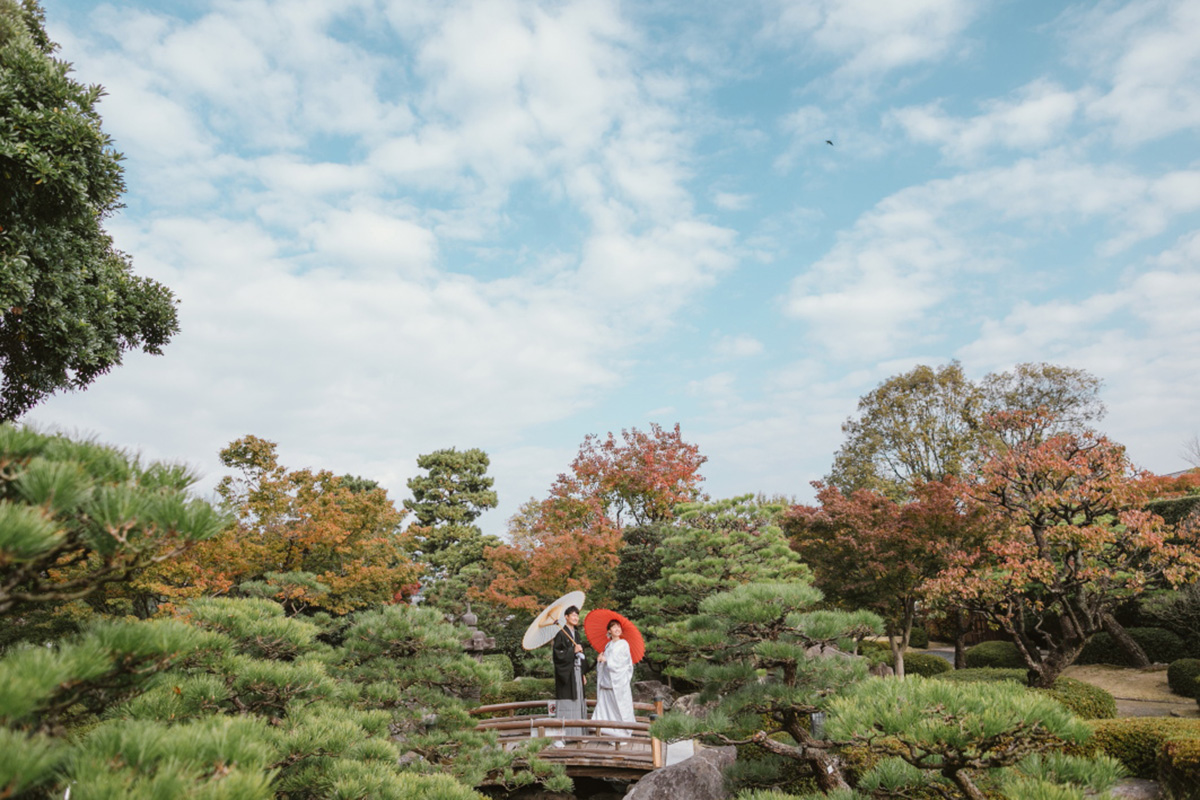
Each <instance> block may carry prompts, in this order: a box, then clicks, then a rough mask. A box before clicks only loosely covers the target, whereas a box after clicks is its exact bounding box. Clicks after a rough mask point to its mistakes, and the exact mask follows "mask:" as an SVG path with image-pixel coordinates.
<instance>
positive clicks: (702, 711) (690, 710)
mask: <svg viewBox="0 0 1200 800" xmlns="http://www.w3.org/2000/svg"><path fill="white" fill-rule="evenodd" d="M699 697H700V695H698V694H685V695H684V696H683V697H677V698H676V699H675V702H673V703H672V704H671V710H672V711H678V712H680V713H682V714H687V715H688V716H689V717H703V716H704V715H706V714H707V713H708V712H709V711H712V710H713V709H714V708H716V707H717V702H716V701H715V700H714V701H712V702H709V703H701V702H700V701H699V699H698V698H699Z"/></svg>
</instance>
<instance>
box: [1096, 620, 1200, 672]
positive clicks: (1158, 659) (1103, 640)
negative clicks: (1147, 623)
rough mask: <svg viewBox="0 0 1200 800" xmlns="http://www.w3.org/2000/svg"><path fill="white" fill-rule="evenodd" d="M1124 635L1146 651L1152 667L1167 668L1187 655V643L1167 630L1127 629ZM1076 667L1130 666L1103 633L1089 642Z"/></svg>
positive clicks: (1126, 659)
mask: <svg viewBox="0 0 1200 800" xmlns="http://www.w3.org/2000/svg"><path fill="white" fill-rule="evenodd" d="M1125 631H1126V632H1127V633H1128V634H1129V635H1130V636H1131V637H1132V638H1133V640H1134V641H1135V642H1137V643H1138V644H1139V645H1141V648H1142V649H1143V650H1145V651H1146V656H1147V657H1148V658H1149V659H1150V661H1151V663H1154V664H1170V663H1171V662H1172V661H1178V660H1179V659H1181V658H1185V657H1186V656H1187V655H1188V646H1187V643H1185V642H1184V641H1183V639H1181V638H1180V637H1179V636H1178V635H1176V634H1174V633H1172V632H1171V631H1169V630H1167V629H1166V628H1126V629H1125ZM1075 663H1076V664H1113V665H1115V666H1118V667H1128V666H1130V663H1129V659H1128V658H1127V657H1126V656H1125V651H1124V650H1122V649H1121V648H1120V647H1118V646H1117V643H1116V642H1115V641H1114V640H1113V638H1112V637H1111V636H1109V635H1108V634H1107V633H1104V632H1103V631H1101V632H1100V633H1097V634H1095V635H1094V636H1092V638H1091V639H1088V642H1087V644H1085V645H1084V646H1083V650H1082V651H1080V653H1079V658H1077V659H1075Z"/></svg>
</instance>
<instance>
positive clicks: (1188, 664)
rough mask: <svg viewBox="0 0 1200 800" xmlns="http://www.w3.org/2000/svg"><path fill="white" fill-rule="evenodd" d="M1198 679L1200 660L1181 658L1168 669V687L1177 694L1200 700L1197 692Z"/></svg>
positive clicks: (1199, 675)
mask: <svg viewBox="0 0 1200 800" xmlns="http://www.w3.org/2000/svg"><path fill="white" fill-rule="evenodd" d="M1197 677H1200V659H1197V658H1181V659H1178V660H1177V661H1172V662H1171V665H1170V666H1169V667H1167V685H1168V686H1170V687H1171V691H1172V692H1174V693H1175V694H1178V695H1183V696H1184V697H1195V698H1197V699H1200V694H1197V692H1196V689H1197V686H1196V678H1197Z"/></svg>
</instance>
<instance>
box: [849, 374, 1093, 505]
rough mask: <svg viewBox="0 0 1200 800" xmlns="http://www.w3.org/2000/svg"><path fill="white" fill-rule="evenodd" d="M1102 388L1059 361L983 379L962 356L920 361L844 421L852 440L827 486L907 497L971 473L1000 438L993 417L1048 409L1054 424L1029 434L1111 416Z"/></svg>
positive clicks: (1046, 418) (1045, 415) (1045, 420)
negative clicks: (940, 362) (966, 367)
mask: <svg viewBox="0 0 1200 800" xmlns="http://www.w3.org/2000/svg"><path fill="white" fill-rule="evenodd" d="M1099 389H1100V381H1099V379H1097V378H1096V377H1094V376H1093V375H1091V374H1090V373H1088V372H1086V371H1085V370H1080V369H1073V368H1070V367H1059V366H1055V365H1052V364H1019V365H1017V366H1016V367H1015V368H1013V370H1011V371H1009V372H1001V373H993V374H990V375H987V376H986V377H985V378H984V379H983V380H982V381H981V382H979V383H976V382H974V381H971V380H970V379H969V378H967V377H966V375H965V373H964V372H963V369H962V365H961V364H959V363H958V362H957V361H952V362H950V363H949V364H947V365H945V366H941V367H936V368H934V367H928V366H925V365H919V366H917V367H914V368H913V369H912V370H910V371H909V372H906V373H903V374H901V375H896V376H894V377H892V378H889V379H888V380H886V381H884V382H883V383H881V384H879V386H877V387H876V388H875V389H873V390H872V391H871V392H869V393H868V394H866V395H864V396H863V397H862V398H861V399H860V400H859V403H858V416H857V417H852V418H850V419H848V420H846V422H845V423H844V424H843V425H842V431H843V433H845V435H846V440H845V443H844V444H843V445H842V447H841V449H840V450H838V452H837V454H836V455H835V457H834V463H833V469H832V470H831V472H830V474H829V476H828V477H827V478H826V483H829V484H831V485H833V486H837V487H838V488H839V489H841V490H842V491H843V492H844V493H847V494H848V493H851V492H853V491H854V490H856V489H873V490H876V491H880V492H883V493H884V494H887V495H889V496H891V497H895V498H897V499H899V498H903V497H905V496H906V495H907V493H908V491H909V489H910V487H912V486H914V485H917V484H921V483H929V482H932V481H941V480H943V479H945V478H947V477H954V476H960V475H962V474H964V472H965V471H966V470H967V469H968V468H969V466H970V462H971V460H972V459H973V458H974V456H975V454H976V453H977V452H979V450H980V448H982V447H984V446H985V442H984V439H985V438H987V437H988V436H994V435H997V431H996V430H995V429H991V428H988V427H987V426H985V424H984V422H985V420H986V419H987V418H988V416H990V415H991V414H994V413H998V412H1004V411H1010V412H1021V411H1028V412H1034V411H1038V412H1040V414H1039V415H1038V416H1037V417H1036V418H1037V419H1038V420H1040V421H1041V423H1040V424H1042V425H1044V426H1046V427H1044V428H1041V427H1038V426H1035V425H1030V426H1027V427H1025V428H1023V429H1021V430H1020V433H1021V434H1022V435H1026V436H1032V437H1037V436H1044V435H1046V434H1048V433H1051V432H1053V431H1056V430H1074V429H1078V428H1079V427H1080V426H1081V425H1083V424H1085V423H1087V422H1090V421H1092V420H1095V419H1098V418H1099V417H1100V416H1102V415H1103V413H1104V406H1103V404H1101V403H1100V401H1099V399H1098V398H1097V392H1098V391H1099ZM1032 418H1033V417H1032V416H1031V419H1032ZM1005 432H1006V433H1007V434H1008V435H1013V434H1015V433H1017V432H1018V431H1016V430H1014V429H1011V428H1010V429H1006V431H1005Z"/></svg>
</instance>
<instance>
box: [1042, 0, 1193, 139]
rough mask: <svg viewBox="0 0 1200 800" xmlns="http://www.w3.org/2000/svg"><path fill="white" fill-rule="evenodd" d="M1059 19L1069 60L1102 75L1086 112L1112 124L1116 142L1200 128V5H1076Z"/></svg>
mask: <svg viewBox="0 0 1200 800" xmlns="http://www.w3.org/2000/svg"><path fill="white" fill-rule="evenodd" d="M1061 24H1062V26H1063V28H1064V29H1065V34H1066V36H1067V38H1068V45H1069V47H1071V49H1072V51H1073V52H1074V54H1075V57H1076V58H1077V59H1078V60H1079V61H1080V62H1082V63H1084V64H1086V65H1087V66H1088V68H1089V69H1090V70H1091V71H1093V73H1095V74H1097V75H1098V76H1102V77H1103V78H1106V79H1107V82H1108V86H1107V87H1106V88H1105V90H1104V91H1103V92H1102V93H1101V94H1100V95H1099V96H1098V97H1096V98H1095V99H1093V100H1092V101H1091V102H1089V103H1088V105H1087V109H1086V110H1087V114H1088V116H1089V117H1091V118H1092V119H1094V120H1096V121H1098V122H1102V123H1107V124H1111V125H1112V126H1113V134H1114V136H1115V138H1116V140H1117V141H1118V142H1119V143H1121V144H1126V145H1136V144H1139V143H1142V142H1146V141H1151V140H1154V139H1159V138H1162V137H1164V136H1169V135H1171V134H1173V133H1177V132H1180V131H1187V130H1194V129H1196V128H1198V127H1200V48H1197V47H1196V42H1197V41H1200V5H1197V4H1196V3H1195V2H1193V0H1135V1H1134V2H1130V3H1127V4H1124V5H1121V6H1114V5H1113V4H1112V3H1104V4H1100V5H1096V6H1086V5H1085V6H1077V7H1074V8H1072V9H1071V10H1070V11H1069V12H1068V13H1067V14H1065V15H1064V17H1063V20H1062V23H1061Z"/></svg>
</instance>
